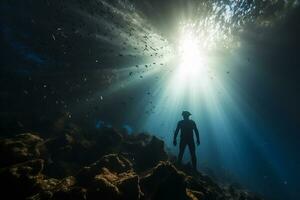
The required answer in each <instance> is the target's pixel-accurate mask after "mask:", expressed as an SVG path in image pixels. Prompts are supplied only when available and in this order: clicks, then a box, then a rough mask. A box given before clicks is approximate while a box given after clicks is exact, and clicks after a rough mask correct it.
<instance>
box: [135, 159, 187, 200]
mask: <svg viewBox="0 0 300 200" xmlns="http://www.w3.org/2000/svg"><path fill="white" fill-rule="evenodd" d="M140 182H141V189H142V191H143V192H144V194H145V196H149V197H150V199H178V200H179V199H182V200H184V199H189V197H188V195H187V193H186V182H185V174H184V173H183V172H180V171H178V170H177V169H176V168H175V167H174V166H173V165H172V164H171V163H169V162H160V163H159V164H158V165H157V166H156V167H155V168H153V169H152V170H151V171H150V172H149V173H148V174H146V175H145V176H144V177H142V178H141V181H140Z"/></svg>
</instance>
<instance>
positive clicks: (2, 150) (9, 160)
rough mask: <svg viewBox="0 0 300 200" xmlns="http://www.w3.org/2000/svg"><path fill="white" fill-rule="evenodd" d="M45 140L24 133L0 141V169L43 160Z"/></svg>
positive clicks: (35, 135)
mask: <svg viewBox="0 0 300 200" xmlns="http://www.w3.org/2000/svg"><path fill="white" fill-rule="evenodd" d="M43 142H44V140H43V139H42V138H41V137H40V136H38V135H37V134H32V133H23V134H19V135H16V136H15V137H12V138H5V139H1V140H0V157H1V160H0V168H2V167H7V166H9V165H13V164H16V163H20V162H25V161H28V160H31V159H37V158H41V157H42V154H43V153H44V152H45V146H44V143H43Z"/></svg>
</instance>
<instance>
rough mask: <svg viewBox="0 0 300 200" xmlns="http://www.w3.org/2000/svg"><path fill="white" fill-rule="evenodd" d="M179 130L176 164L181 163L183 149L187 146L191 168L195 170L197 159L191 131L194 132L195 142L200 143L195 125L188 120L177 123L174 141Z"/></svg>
mask: <svg viewBox="0 0 300 200" xmlns="http://www.w3.org/2000/svg"><path fill="white" fill-rule="evenodd" d="M179 130H180V131H181V134H180V144H179V155H178V162H179V163H181V160H182V157H183V153H184V150H185V147H186V146H188V147H189V150H190V154H191V158H192V164H193V168H194V169H196V166H197V159H196V152H195V142H194V137H193V131H195V134H196V138H197V142H199V141H200V139H199V132H198V129H197V126H196V123H195V122H194V121H193V120H190V119H185V120H181V121H179V122H178V124H177V128H176V130H175V134H174V141H176V137H177V135H178V132H179Z"/></svg>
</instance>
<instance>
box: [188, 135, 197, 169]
mask: <svg viewBox="0 0 300 200" xmlns="http://www.w3.org/2000/svg"><path fill="white" fill-rule="evenodd" d="M188 145H189V150H190V153H191V159H192V165H193V169H194V170H197V158H196V150H195V142H194V140H191V141H189V143H188Z"/></svg>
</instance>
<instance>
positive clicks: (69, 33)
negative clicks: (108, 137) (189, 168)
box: [0, 0, 300, 200]
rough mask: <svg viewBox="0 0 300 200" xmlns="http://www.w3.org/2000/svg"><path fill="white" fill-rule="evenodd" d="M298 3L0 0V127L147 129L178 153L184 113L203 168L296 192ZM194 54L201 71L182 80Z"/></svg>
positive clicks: (271, 195)
mask: <svg viewBox="0 0 300 200" xmlns="http://www.w3.org/2000/svg"><path fill="white" fill-rule="evenodd" d="M297 2H298V1H276V2H275V1H274V2H273V1H266V2H262V1H226V2H225V1H223V2H221V1H164V2H163V3H162V2H160V1H156V0H154V1H134V0H132V1H121V0H120V1H97V0H94V1H91V0H89V1H80V0H77V1H75V0H68V1H56V0H54V1H50V0H43V1H33V0H32V1H5V0H4V1H1V3H0V13H1V14H0V20H1V21H0V32H1V38H0V39H1V43H0V44H1V45H0V51H1V75H0V81H1V84H0V87H1V93H0V96H1V102H0V105H1V115H0V117H1V129H2V130H1V134H2V135H12V134H16V133H20V132H23V131H37V132H39V131H40V132H44V133H49V134H50V133H51V131H52V130H53V129H55V128H57V126H59V122H61V121H60V120H62V119H63V120H62V121H63V123H66V121H71V122H74V123H80V124H82V125H83V126H86V127H89V128H90V127H93V128H100V127H102V126H114V127H117V128H120V129H125V130H126V131H127V132H129V133H132V132H141V131H146V132H150V133H152V134H155V135H157V136H159V137H160V138H161V139H163V140H164V141H165V143H166V145H167V150H168V151H170V152H172V153H176V154H177V152H178V150H177V148H176V147H174V146H173V145H172V137H173V131H174V129H175V126H176V124H177V121H179V120H180V119H181V116H180V114H181V111H182V110H189V111H190V112H191V113H192V118H193V120H194V121H195V122H196V124H197V126H198V129H199V131H200V137H201V145H200V147H198V149H197V155H198V160H199V162H198V167H199V168H200V169H201V170H202V171H204V172H206V173H208V174H210V175H211V176H214V177H215V179H217V180H219V181H221V182H225V183H228V182H231V183H235V184H238V185H240V186H241V187H244V188H247V189H249V190H252V191H255V192H257V193H260V194H262V195H263V196H265V197H266V199H291V200H296V199H300V193H299V189H300V188H299V184H298V179H299V178H300V173H299V169H300V159H299V156H298V151H299V145H300V142H299V130H300V127H299V123H300V121H299V115H300V106H299V103H298V102H300V95H299V91H300V83H299V75H300V71H299V69H300V68H299V67H300V61H299V55H300V49H299V47H300V40H299V35H300V26H299V20H300V11H299V6H298V3H297ZM181 30H183V32H184V34H183V35H184V38H183V39H182V34H181V35H180V31H181ZM189 35H193V38H192V39H191V44H188V48H190V49H189V50H191V51H189V50H187V51H188V52H187V54H188V55H187V58H186V59H187V61H186V62H187V64H186V63H184V62H183V63H182V60H181V57H180V56H179V55H180V50H178V48H177V47H178V46H180V44H181V41H186V40H185V39H186V38H189ZM196 41H197V42H196ZM194 43H197V44H196V48H197V49H198V48H199V49H201V50H199V52H197V53H198V54H197V55H196V57H197V58H194V57H192V56H191V55H194V53H195V51H197V50H195V49H193V44H194ZM183 47H184V45H183ZM179 49H180V48H179ZM199 57H200V59H199ZM193 59H196V62H197V63H196V65H197V66H205V68H203V67H201V69H200V68H197V70H196V71H192V75H191V74H190V75H188V76H184V77H183V78H182V77H181V76H180V75H181V74H184V73H186V71H185V70H183V71H180V69H186V68H180V66H181V65H184V64H186V65H187V66H190V65H193V63H192V62H190V61H191V60H193ZM183 60H184V59H183ZM184 67H186V66H184ZM188 159H189V156H188V155H185V161H188Z"/></svg>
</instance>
